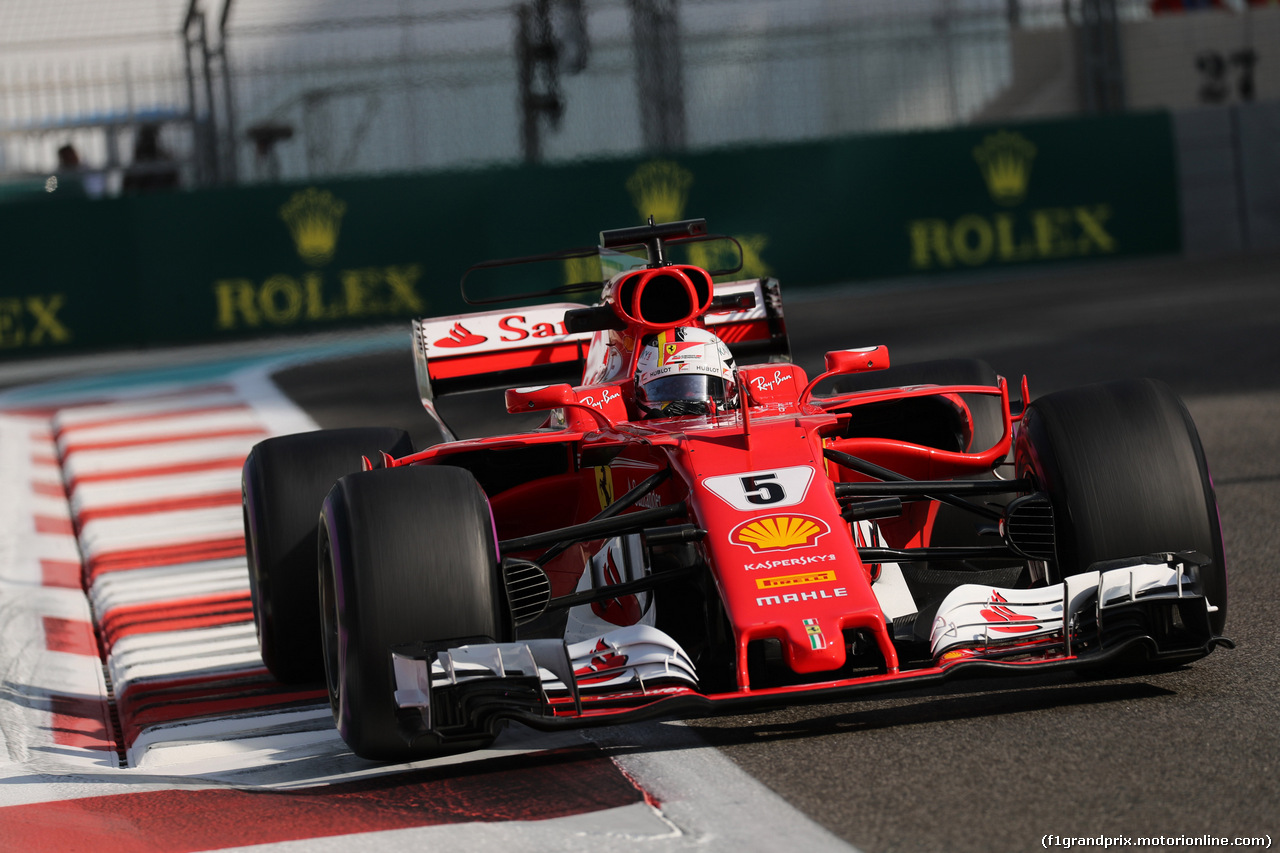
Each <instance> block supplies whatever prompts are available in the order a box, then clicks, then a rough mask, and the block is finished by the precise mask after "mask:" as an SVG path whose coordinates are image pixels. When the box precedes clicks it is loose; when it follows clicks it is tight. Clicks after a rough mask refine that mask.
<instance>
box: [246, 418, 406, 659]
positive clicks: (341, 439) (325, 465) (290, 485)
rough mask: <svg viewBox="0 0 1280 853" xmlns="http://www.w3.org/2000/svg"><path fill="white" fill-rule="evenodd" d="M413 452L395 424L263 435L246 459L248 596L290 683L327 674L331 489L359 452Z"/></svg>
mask: <svg viewBox="0 0 1280 853" xmlns="http://www.w3.org/2000/svg"><path fill="white" fill-rule="evenodd" d="M384 450H385V451H387V452H388V453H390V454H391V455H392V456H397V457H398V456H405V455H407V454H409V453H412V452H413V445H412V443H411V442H410V440H409V435H408V433H406V432H405V431H404V430H401V429H392V428H376V427H375V428H369V427H359V428H355V429H333V430H318V431H316V432H305V433H298V434H297V435H283V436H278V437H276V438H268V439H266V440H265V441H262V442H259V443H258V444H257V445H256V446H255V447H254V448H253V450H252V451H251V452H250V453H249V457H248V458H247V459H246V460H245V463H244V473H243V478H242V480H241V494H242V499H243V501H242V502H243V507H244V534H245V535H244V539H245V555H246V557H247V558H248V563H249V595H250V597H251V599H252V600H253V622H254V626H255V627H256V629H257V632H258V646H259V648H260V649H261V651H262V660H263V663H265V664H266V665H267V669H268V670H270V671H271V674H272V675H273V676H275V677H276V679H277V680H279V681H282V682H284V683H286V684H293V683H303V682H311V681H319V680H320V679H322V678H323V677H324V658H323V654H322V652H321V648H320V597H319V593H318V592H317V588H316V559H317V557H316V519H317V518H319V515H320V505H321V503H323V502H324V496H325V495H326V494H327V493H328V491H329V488H330V487H331V486H332V485H333V484H334V481H336V480H337V479H338V478H339V477H341V476H342V475H343V474H350V473H351V472H352V471H359V470H360V464H361V457H362V456H368V457H370V458H371V459H377V458H379V456H380V452H381V451H384Z"/></svg>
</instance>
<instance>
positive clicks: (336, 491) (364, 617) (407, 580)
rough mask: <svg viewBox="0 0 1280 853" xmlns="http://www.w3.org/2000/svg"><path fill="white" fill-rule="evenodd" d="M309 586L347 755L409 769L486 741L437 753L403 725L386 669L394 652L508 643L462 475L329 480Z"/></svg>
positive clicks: (488, 524)
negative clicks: (316, 592) (316, 575)
mask: <svg viewBox="0 0 1280 853" xmlns="http://www.w3.org/2000/svg"><path fill="white" fill-rule="evenodd" d="M320 585H321V606H322V612H323V622H324V626H323V632H324V659H325V671H326V677H327V682H328V687H329V700H330V704H331V706H332V709H333V715H334V721H335V723H336V724H337V726H338V731H339V732H340V733H341V735H342V738H343V740H345V741H346V742H347V745H348V746H350V747H351V749H352V750H353V751H354V752H355V753H356V755H359V756H361V757H363V758H369V759H373V760H379V761H412V760H416V759H421V758H429V757H432V756H435V755H441V754H445V753H449V752H458V751H463V750H467V749H477V748H481V747H484V746H487V745H488V744H489V743H490V742H492V740H493V737H494V735H495V732H491V731H462V732H459V733H456V734H457V735H458V736H457V737H454V738H451V739H450V740H449V741H448V742H447V743H442V742H440V741H439V740H437V739H436V738H435V737H434V736H432V735H425V734H417V735H415V734H414V733H413V731H412V728H411V727H409V728H405V727H402V726H401V723H400V719H399V712H398V709H397V707H396V703H395V698H394V694H395V675H394V672H393V668H392V663H391V647H392V646H395V645H398V644H402V643H414V642H427V643H434V642H444V641H452V640H461V641H471V642H505V641H507V640H509V639H510V638H511V633H512V630H511V628H510V626H509V624H508V623H509V620H508V619H507V618H506V615H505V610H504V607H503V602H504V601H505V598H504V595H505V593H504V587H503V582H502V578H501V574H500V570H499V566H498V554H497V543H496V542H495V540H494V531H493V521H492V517H491V515H490V511H489V502H488V499H487V498H486V497H485V495H484V492H483V491H482V490H481V488H480V485H479V483H477V482H476V479H475V477H473V476H472V475H471V473H470V472H469V471H465V470H463V469H461V468H450V467H444V466H421V467H405V468H391V469H385V470H377V471H369V472H365V473H360V474H353V475H350V476H347V477H343V478H342V479H340V480H338V482H337V483H335V484H334V487H333V489H332V491H330V493H329V495H328V497H327V498H326V499H325V501H324V511H323V515H322V518H321V521H320ZM409 713H413V712H409Z"/></svg>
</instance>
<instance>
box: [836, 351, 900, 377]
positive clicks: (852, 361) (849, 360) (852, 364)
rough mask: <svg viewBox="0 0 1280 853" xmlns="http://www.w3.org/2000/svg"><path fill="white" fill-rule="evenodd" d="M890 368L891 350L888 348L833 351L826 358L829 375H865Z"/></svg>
mask: <svg viewBox="0 0 1280 853" xmlns="http://www.w3.org/2000/svg"><path fill="white" fill-rule="evenodd" d="M888 366H889V348H888V347H886V346H876V347H859V348H858V349H838V350H832V351H831V352H829V353H827V358H826V372H827V373H829V374H836V373H865V372H867V371H869V370H884V369H885V368H886V367H888Z"/></svg>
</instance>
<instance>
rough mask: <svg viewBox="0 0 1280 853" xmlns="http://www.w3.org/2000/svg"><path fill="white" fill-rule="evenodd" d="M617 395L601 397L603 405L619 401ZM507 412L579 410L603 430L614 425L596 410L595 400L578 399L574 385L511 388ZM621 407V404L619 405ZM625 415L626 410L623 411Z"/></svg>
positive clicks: (507, 397) (606, 416)
mask: <svg viewBox="0 0 1280 853" xmlns="http://www.w3.org/2000/svg"><path fill="white" fill-rule="evenodd" d="M617 399H618V396H617V394H615V395H614V396H613V397H612V398H609V397H608V395H607V393H604V392H602V393H601V396H600V401H601V405H605V404H607V403H609V402H610V401H611V400H617ZM506 402H507V412H509V413H510V414H513V415H514V414H516V413H518V412H545V411H548V410H551V409H566V410H567V409H577V410H579V411H583V412H586V413H587V414H588V415H590V416H591V418H592V420H594V421H595V423H596V426H598V427H600V428H601V429H605V428H609V427H612V426H613V425H614V423H613V421H612V420H610V418H609V416H608V415H607V414H606V413H604V412H602V411H601V410H600V409H598V408H596V405H595V402H596V401H595V400H594V398H592V399H588V400H586V401H584V400H579V399H578V392H577V391H575V390H574V388H573V386H572V385H565V384H560V385H536V386H534V387H532V388H511V389H509V390H508V391H507V393H506ZM619 406H620V407H621V404H619ZM622 411H623V412H624V414H625V408H623V409H622Z"/></svg>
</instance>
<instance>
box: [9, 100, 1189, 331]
mask: <svg viewBox="0 0 1280 853" xmlns="http://www.w3.org/2000/svg"><path fill="white" fill-rule="evenodd" d="M649 215H653V217H654V218H655V220H657V221H670V220H674V219H680V218H690V217H705V218H706V219H707V220H708V224H709V226H710V228H711V230H713V231H716V232H720V233H726V234H731V235H733V236H735V237H736V238H737V239H738V241H739V242H740V244H741V245H742V247H743V256H744V273H743V274H744V275H765V274H771V275H776V276H778V277H779V278H780V279H781V280H782V281H783V284H784V289H785V286H786V285H787V284H792V285H795V284H803V285H809V286H812V285H822V284H826V283H834V282H849V281H857V280H866V279H879V278H886V277H892V276H902V275H937V274H947V273H952V272H956V271H960V270H975V269H996V268H1001V267H1010V266H1014V265H1028V264H1044V263H1057V262H1062V261H1067V260H1071V261H1075V260H1082V259H1090V258H1107V257H1118V256H1131V255H1142V254H1158V253H1174V252H1177V251H1179V250H1180V232H1179V212H1178V198H1177V178H1176V169H1175V163H1174V153H1173V141H1172V131H1171V122H1170V119H1169V116H1168V115H1167V114H1163V113H1154V114H1140V115H1127V116H1116V117H1105V118H1098V119H1088V120H1061V121H1045V122H1035V123H1023V124H1010V125H1004V126H993V127H981V128H966V129H962V130H950V131H940V132H927V133H926V132H922V133H912V134H898V135H885V136H872V137H859V138H851V139H843V140H835V141H830V140H828V141H821V142H812V143H802V144H790V145H777V146H769V147H758V148H746V149H736V150H725V151H714V152H705V153H699V154H692V155H687V156H686V155H681V156H678V157H658V158H633V159H622V160H610V161H598V162H586V163H574V164H567V165H559V166H546V167H526V166H521V167H511V168H501V169H487V170H477V171H470V172H450V173H440V174H421V175H395V176H387V177H379V178H370V179H359V180H345V181H329V182H324V183H317V184H273V185H267V186H256V187H244V188H234V189H217V190H202V191H192V192H175V193H169V194H157V195H151V196H140V197H133V198H122V199H111V200H99V201H90V200H84V199H65V200H44V199H37V200H34V201H26V200H24V201H15V202H12V203H9V204H0V234H3V235H4V237H5V239H4V245H5V246H6V247H7V249H6V251H5V252H4V253H3V257H0V353H11V354H12V353H30V354H35V353H37V352H46V351H50V350H54V349H60V348H68V347H96V346H104V345H113V344H126V345H127V344H138V343H143V344H150V343H167V342H183V341H194V340H216V339H221V338H233V337H245V336H254V335H262V334H275V333H280V332H290V331H314V330H318V329H324V328H332V327H337V326H344V325H353V324H367V323H371V322H383V321H389V320H394V319H401V318H408V317H416V316H427V315H435V316H440V315H447V314H452V313H461V312H464V311H467V310H470V309H468V306H466V305H465V304H464V303H463V302H462V300H461V299H460V297H459V293H458V280H459V277H460V276H461V274H462V272H463V271H464V270H465V269H466V267H467V266H468V265H469V264H471V263H473V262H475V261H478V260H483V259H486V258H494V257H511V256H515V255H522V254H530V253H537V252H545V251H550V250H554V249H559V248H569V247H573V246H586V245H591V244H593V243H594V242H595V239H596V234H597V232H598V231H599V230H601V229H603V228H615V227H621V226H626V225H631V224H636V223H639V222H642V221H644V219H645V218H647V217H648V216H649ZM693 252H694V254H693V258H692V260H694V261H695V262H700V263H702V264H703V265H705V266H708V267H715V266H718V265H723V262H724V261H725V259H726V256H725V253H724V252H723V251H721V250H720V249H719V248H717V247H716V246H715V245H714V244H707V245H704V246H702V247H700V248H696V249H694V250H693ZM590 274H591V269H590V266H589V265H587V266H586V267H582V266H579V267H576V268H572V267H571V268H567V269H564V270H562V271H556V272H555V275H556V276H558V277H559V278H560V282H559V283H563V282H564V281H565V279H573V278H574V277H575V276H581V277H587V276H589V275H590ZM545 283H546V282H541V281H540V282H538V284H539V285H542V284H545ZM527 285H528V282H521V280H519V279H509V280H508V281H507V282H506V283H505V284H503V285H502V286H500V287H499V288H498V290H497V291H493V292H512V291H513V290H519V289H528V286H527ZM503 288H506V290H505V291H504V290H503Z"/></svg>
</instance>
